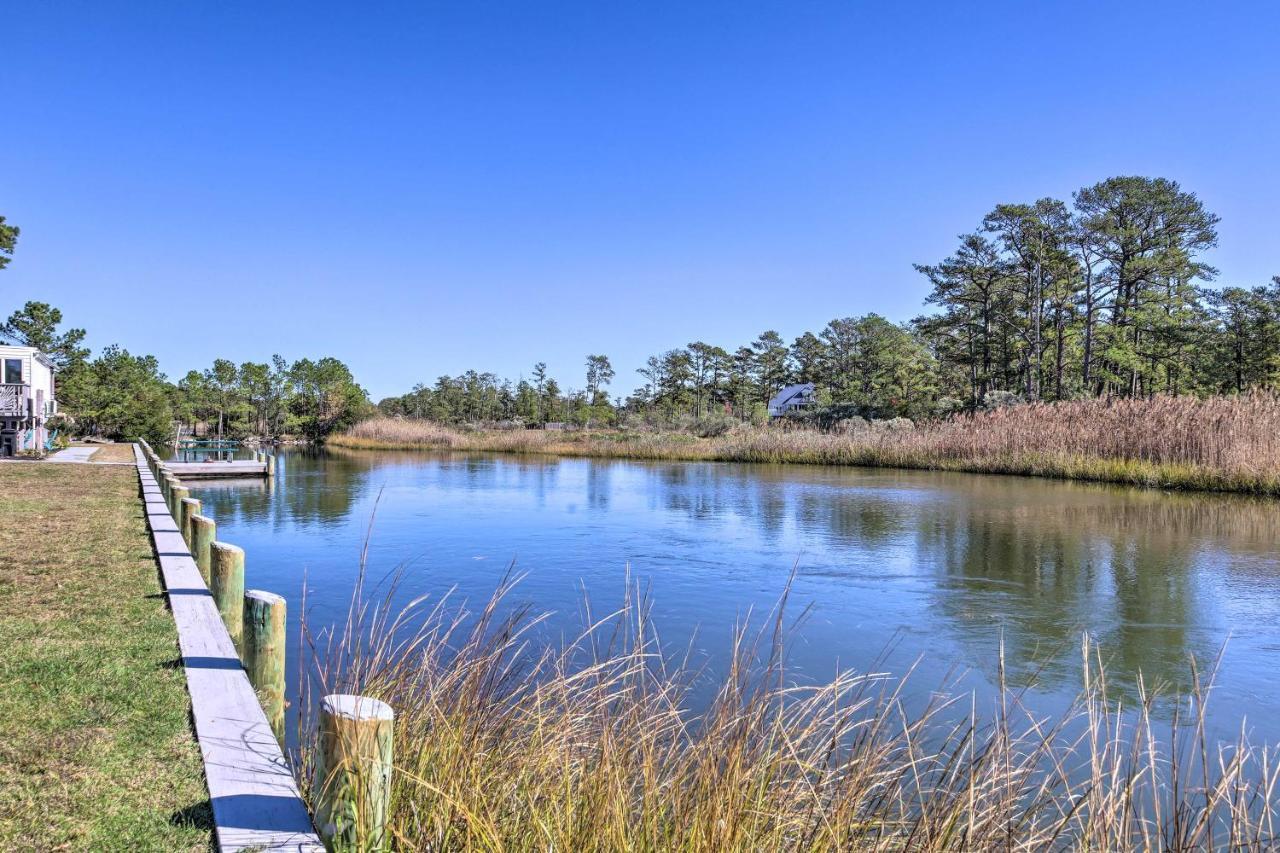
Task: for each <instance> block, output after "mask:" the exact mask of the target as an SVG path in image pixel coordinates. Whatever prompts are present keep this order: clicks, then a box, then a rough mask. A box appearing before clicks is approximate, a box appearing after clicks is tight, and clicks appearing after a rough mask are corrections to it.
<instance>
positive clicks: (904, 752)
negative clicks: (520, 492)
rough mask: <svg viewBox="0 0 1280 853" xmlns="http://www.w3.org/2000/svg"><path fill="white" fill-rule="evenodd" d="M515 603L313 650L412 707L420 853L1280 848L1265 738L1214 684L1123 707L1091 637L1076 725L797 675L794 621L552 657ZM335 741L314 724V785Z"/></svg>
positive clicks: (1017, 704)
mask: <svg viewBox="0 0 1280 853" xmlns="http://www.w3.org/2000/svg"><path fill="white" fill-rule="evenodd" d="M510 589H511V585H510V583H509V582H506V583H504V584H503V586H502V587H501V588H500V589H499V590H498V591H497V592H496V594H495V595H494V597H493V598H492V599H491V600H490V601H488V602H487V603H486V604H485V605H484V606H483V607H482V608H480V609H479V610H478V612H475V613H470V612H468V611H467V609H466V608H465V607H464V606H461V605H458V606H455V605H453V604H451V603H450V601H449V599H448V598H447V597H446V598H445V599H444V600H441V601H438V602H435V603H434V604H431V603H429V602H426V601H417V602H414V603H413V604H411V605H410V606H409V607H408V608H406V609H404V610H399V611H393V609H392V608H391V607H390V606H389V605H388V603H387V602H388V601H389V600H390V596H388V597H387V598H384V599H382V600H379V601H370V600H366V599H365V598H364V596H363V593H362V592H360V591H358V592H357V594H356V598H355V599H354V600H353V603H352V607H351V611H350V614H349V617H348V620H347V623H346V625H345V626H341V627H340V628H339V629H337V630H336V631H334V632H332V633H328V634H325V635H323V636H314V637H310V640H311V648H312V650H313V653H314V654H315V659H314V660H315V662H316V664H317V673H316V676H315V681H316V684H317V685H318V686H317V689H320V690H324V691H326V692H331V691H343V692H357V693H361V694H364V695H369V696H374V697H376V698H379V699H382V700H384V701H386V702H389V703H390V704H391V705H392V706H393V707H394V708H395V711H396V723H395V726H396V728H395V745H394V751H395V768H394V772H393V793H392V805H391V813H390V815H391V816H390V831H391V835H392V838H393V842H394V843H393V846H394V847H395V848H396V849H403V850H437V851H446V850H461V851H472V850H476V851H481V850H483V851H489V850H574V851H577V850H655V851H657V850H664V851H665V850H683V851H755V850H872V851H880V850H884V851H943V850H1054V849H1072V850H1076V849H1080V850H1085V849H1089V850H1107V851H1122V850H1157V849H1160V850H1171V851H1184V850H1185V851H1189V850H1206V849H1222V850H1266V849H1274V847H1275V845H1276V843H1277V837H1276V834H1275V812H1276V805H1277V804H1276V781H1277V771H1276V765H1275V755H1274V753H1273V752H1272V751H1271V750H1269V749H1268V748H1265V747H1257V746H1253V745H1251V744H1250V743H1249V742H1248V741H1247V739H1246V738H1245V736H1244V735H1243V731H1244V730H1243V729H1242V734H1241V736H1240V738H1239V739H1238V740H1236V741H1234V742H1231V743H1214V742H1211V740H1210V738H1209V737H1208V736H1207V734H1206V727H1205V715H1204V709H1205V697H1206V694H1207V690H1206V689H1205V688H1203V687H1198V688H1197V689H1195V690H1194V691H1193V692H1192V695H1191V696H1189V697H1188V698H1187V700H1186V701H1185V702H1184V703H1180V704H1179V705H1178V707H1179V708H1182V709H1184V710H1183V712H1182V715H1181V716H1177V715H1175V718H1174V719H1173V721H1172V722H1171V723H1158V722H1156V721H1155V719H1154V718H1153V714H1152V708H1153V705H1154V703H1155V697H1154V696H1152V695H1151V694H1150V693H1149V692H1147V691H1146V690H1145V689H1140V691H1139V696H1140V697H1141V698H1140V701H1138V702H1137V703H1136V705H1134V706H1133V707H1126V706H1124V705H1123V704H1122V703H1121V702H1120V701H1119V700H1114V699H1112V698H1111V697H1110V696H1109V694H1108V689H1107V679H1106V675H1105V670H1104V668H1103V667H1102V666H1101V664H1100V662H1099V655H1098V652H1097V650H1096V648H1093V647H1092V646H1090V645H1089V644H1088V642H1087V641H1086V643H1085V644H1084V645H1083V672H1084V681H1083V684H1082V686H1081V693H1080V698H1079V700H1078V701H1077V703H1076V704H1075V705H1074V706H1073V707H1072V708H1071V709H1070V710H1068V711H1067V712H1066V713H1064V714H1062V715H1060V716H1057V717H1052V718H1046V717H1044V716H1042V715H1038V714H1036V713H1034V712H1033V711H1031V710H1030V709H1029V708H1028V707H1027V706H1026V705H1025V704H1024V702H1023V700H1022V695H1021V694H1019V693H1017V692H1014V691H1011V690H1004V691H1002V693H1001V696H1000V698H999V699H998V700H997V701H995V702H994V703H993V706H992V707H990V708H980V707H979V705H978V703H977V701H976V700H975V699H973V698H972V697H964V696H958V697H956V698H952V699H948V698H946V696H945V694H944V693H943V692H940V691H935V692H932V693H931V694H926V695H931V696H932V697H933V698H932V699H930V700H926V701H924V703H923V707H918V705H919V704H920V703H916V702H914V701H912V697H913V696H915V695H918V694H914V693H913V691H912V690H911V688H910V685H909V679H910V674H909V673H908V674H906V676H904V677H892V676H890V675H888V674H885V673H881V672H877V671H875V669H874V667H873V669H872V670H871V671H867V672H849V673H843V674H840V675H838V676H837V677H836V678H834V679H833V680H832V681H831V682H829V683H826V684H801V683H796V682H793V681H792V680H791V679H790V677H789V675H788V672H787V668H786V657H787V654H786V650H787V635H788V633H789V632H788V630H787V629H786V628H785V627H784V621H783V608H782V606H779V608H778V610H777V611H776V612H775V613H773V614H771V616H770V618H768V619H763V620H760V622H759V624H758V625H757V626H756V627H754V628H752V627H748V626H749V620H748V622H747V623H744V624H743V625H742V626H740V629H739V630H738V632H737V634H736V641H735V642H734V643H733V645H732V648H731V649H728V650H726V651H727V656H726V658H725V660H726V661H727V665H726V666H725V667H723V675H721V676H720V677H718V678H715V677H713V676H711V675H710V673H709V672H708V671H706V670H705V669H702V668H700V667H698V666H695V665H693V663H692V661H691V659H690V656H689V655H687V654H671V653H670V652H669V650H668V649H666V648H664V647H663V646H662V644H661V643H660V642H659V640H658V635H657V631H656V630H655V629H654V627H653V625H652V624H651V621H650V617H649V608H648V606H647V602H645V601H644V599H643V598H642V597H641V596H640V595H639V594H636V593H633V594H632V595H630V596H629V597H628V599H627V600H626V602H625V603H624V605H623V606H622V607H621V608H620V609H619V610H618V611H617V612H613V613H609V614H605V615H602V616H598V617H597V616H594V615H592V614H591V613H590V610H589V608H587V609H586V610H585V611H584V613H585V615H584V619H583V621H582V628H581V632H580V634H579V635H578V636H577V637H576V638H573V639H570V640H568V641H565V642H562V643H558V644H550V643H546V642H542V641H540V640H539V639H538V638H539V631H538V626H539V625H540V623H541V621H542V618H541V617H540V616H538V615H536V614H534V613H532V612H531V611H530V610H529V609H528V608H522V607H514V606H508V605H507V604H506V603H505V599H507V598H508V597H509V594H510ZM304 630H305V629H304ZM1001 671H1003V669H1002V670H1001ZM1204 681H1207V679H1203V680H1202V679H1201V678H1199V677H1197V678H1196V679H1194V682H1195V683H1196V684H1197V685H1200V684H1202V683H1204ZM699 688H701V692H699V690H698V689H699ZM708 690H709V691H710V693H711V694H712V695H713V698H711V699H709V700H705V701H702V702H701V703H699V701H698V700H696V699H695V698H694V697H695V695H699V696H701V695H706V692H707V691H708ZM313 705H314V703H313V702H310V701H304V702H303V707H304V708H308V707H313ZM912 706H917V707H915V710H908V708H909V707H912ZM313 725H314V721H308V720H305V719H304V723H303V726H304V728H303V731H304V736H303V738H302V743H303V777H304V779H305V778H306V777H307V775H308V773H309V767H310V766H311V761H312V754H313V751H314V745H313V743H314V742H313V740H312V739H311V737H313V735H312V736H311V737H309V736H308V735H307V734H306V733H307V732H308V731H313V728H312V727H313Z"/></svg>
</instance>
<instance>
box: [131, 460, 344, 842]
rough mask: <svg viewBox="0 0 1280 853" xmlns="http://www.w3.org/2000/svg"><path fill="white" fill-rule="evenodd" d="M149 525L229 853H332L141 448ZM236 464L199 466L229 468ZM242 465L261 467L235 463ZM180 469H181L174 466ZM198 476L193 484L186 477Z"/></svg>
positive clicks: (217, 827) (216, 820)
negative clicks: (327, 852)
mask: <svg viewBox="0 0 1280 853" xmlns="http://www.w3.org/2000/svg"><path fill="white" fill-rule="evenodd" d="M134 456H135V460H136V465H137V469H138V479H139V481H140V482H141V486H142V498H143V501H144V502H145V506H146V513H147V524H148V526H149V527H150V530H151V539H152V544H153V545H154V547H155V551H156V555H157V560H158V561H159V563H160V575H161V578H162V579H163V581H164V587H165V597H166V598H167V599H168V601H169V609H170V610H171V611H172V612H173V621H174V623H175V624H176V625H177V629H178V648H179V650H180V651H181V653H182V665H183V669H184V670H185V672H186V676H187V691H188V693H189V694H190V696H191V718H192V720H193V722H194V723H195V730H196V739H197V740H199V742H200V752H201V754H202V755H203V756H204V769H205V781H206V782H207V783H208V786H209V802H210V805H211V806H212V810H213V824H214V831H215V832H216V833H217V848H218V850H219V851H220V853H232V851H246V850H254V851H292V853H324V847H323V846H322V845H321V843H320V838H319V836H318V835H316V833H315V830H314V829H313V827H312V825H311V817H310V815H309V814H308V812H307V805H306V803H305V802H304V801H303V799H302V795H301V793H300V792H299V790H298V785H297V782H296V781H295V780H294V777H293V771H292V770H291V769H290V767H289V763H288V761H287V760H286V759H285V757H284V753H283V751H282V750H281V749H280V743H279V742H278V741H277V740H276V733H275V731H274V729H273V728H272V726H271V723H270V721H269V720H268V719H267V716H266V713H265V712H264V711H263V708H262V704H261V703H260V702H259V700H258V696H257V694H256V693H255V692H254V688H253V685H252V684H250V682H249V677H248V675H247V674H246V673H245V670H244V667H243V666H242V665H241V662H240V655H239V652H238V651H237V649H236V647H235V644H234V642H233V641H232V639H231V635H230V634H229V633H227V629H226V627H225V625H224V624H223V621H222V615H221V614H220V613H219V611H218V608H217V605H216V604H215V602H214V598H213V594H212V593H211V592H210V590H209V587H208V586H206V585H205V582H204V578H203V577H201V575H200V569H199V567H198V565H197V564H196V561H195V559H194V557H193V556H192V554H191V551H190V550H188V548H187V543H186V541H184V540H183V537H182V534H181V532H180V531H179V529H178V524H177V522H176V521H175V520H174V518H173V516H172V515H171V514H170V512H169V506H168V504H167V503H166V500H165V496H164V493H163V491H162V490H161V488H160V485H159V484H158V483H157V482H156V479H155V475H154V474H153V473H152V471H151V468H150V465H149V464H148V461H147V457H146V455H145V454H144V453H143V450H142V448H141V447H139V446H138V445H136V444H135V445H134ZM225 464H227V463H214V462H210V463H203V462H195V463H191V466H192V467H194V468H201V469H204V468H214V469H218V468H222V467H223V466H224V465H225ZM230 464H234V465H247V464H257V465H258V467H259V468H262V467H264V466H263V465H262V464H261V463H247V462H246V463H230ZM166 466H167V467H168V468H169V470H173V468H174V463H166ZM187 476H189V475H187Z"/></svg>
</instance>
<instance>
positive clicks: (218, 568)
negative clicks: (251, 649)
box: [209, 542, 283, 670]
mask: <svg viewBox="0 0 1280 853" xmlns="http://www.w3.org/2000/svg"><path fill="white" fill-rule="evenodd" d="M209 558H210V559H209V575H210V579H209V589H210V591H211V592H212V593H213V603H214V604H215V605H216V606H217V608H218V615H220V616H221V617H222V624H224V625H226V626H227V633H228V634H230V635H231V641H232V642H233V643H235V644H236V648H237V649H240V648H243V646H244V611H245V600H244V549H243V548H237V547H236V546H235V545H230V544H228V543H226V542H212V543H210V546H209ZM281 669H282V670H283V667H281Z"/></svg>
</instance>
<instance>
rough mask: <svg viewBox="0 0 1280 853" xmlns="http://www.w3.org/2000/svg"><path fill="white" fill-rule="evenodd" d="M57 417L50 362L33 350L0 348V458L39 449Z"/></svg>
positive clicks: (13, 347)
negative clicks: (49, 427)
mask: <svg viewBox="0 0 1280 853" xmlns="http://www.w3.org/2000/svg"><path fill="white" fill-rule="evenodd" d="M57 413H58V402H57V399H56V398H55V396H54V393H53V362H52V361H50V360H49V358H48V356H46V355H45V354H44V353H42V352H40V350H38V349H36V348H35V347H19V346H9V345H8V344H0V456H13V455H14V454H15V453H19V452H21V451H23V450H35V449H38V448H43V447H44V446H45V442H46V441H47V440H48V439H49V431H48V429H47V427H46V426H45V424H47V423H48V421H49V419H50V418H52V417H53V416H54V415H55V414H57Z"/></svg>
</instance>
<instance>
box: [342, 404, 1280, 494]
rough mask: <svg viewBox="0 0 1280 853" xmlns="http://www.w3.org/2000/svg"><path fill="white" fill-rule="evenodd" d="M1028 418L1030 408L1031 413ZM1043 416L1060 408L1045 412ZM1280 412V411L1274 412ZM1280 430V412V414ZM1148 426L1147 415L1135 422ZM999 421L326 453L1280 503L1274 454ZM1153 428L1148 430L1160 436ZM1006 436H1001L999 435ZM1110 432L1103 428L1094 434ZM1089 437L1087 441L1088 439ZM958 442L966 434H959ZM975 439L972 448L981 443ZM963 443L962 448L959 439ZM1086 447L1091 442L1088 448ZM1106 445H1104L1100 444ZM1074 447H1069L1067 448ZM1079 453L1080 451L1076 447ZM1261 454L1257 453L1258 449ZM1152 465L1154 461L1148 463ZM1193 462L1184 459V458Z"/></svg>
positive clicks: (406, 425) (458, 443) (401, 437)
mask: <svg viewBox="0 0 1280 853" xmlns="http://www.w3.org/2000/svg"><path fill="white" fill-rule="evenodd" d="M1026 408H1028V409H1031V408H1033V407H1026ZM1038 408H1039V410H1040V411H1039V412H1038V413H1036V414H1044V413H1046V411H1047V410H1051V409H1052V408H1053V407H1050V406H1043V407H1038ZM1277 409H1280V407H1277ZM1276 414H1277V415H1278V417H1277V418H1276V420H1277V421H1280V411H1277V413H1276ZM1130 416H1131V417H1137V418H1141V417H1142V413H1141V412H1135V413H1131V415H1130ZM1005 420H1006V418H1005V416H1002V415H1001V414H1000V413H988V414H987V415H985V416H979V417H977V418H972V419H969V418H966V419H963V420H959V421H956V422H943V423H942V424H935V425H924V426H921V427H916V428H914V429H910V430H905V431H890V430H874V429H868V430H863V431H858V432H853V433H819V432H815V431H810V430H791V431H788V430H782V429H777V428H756V429H751V428H745V429H740V430H736V431H733V432H731V433H729V434H727V435H723V436H719V437H715V438H697V437H695V436H691V435H688V434H681V433H634V432H633V433H627V432H619V431H610V432H605V431H599V432H580V433H561V432H551V433H548V432H543V431H537V430H515V431H512V430H505V431H501V430H458V429H450V428H447V427H443V426H440V425H437V424H432V423H428V422H421V421H405V420H395V419H389V418H379V419H374V420H370V421H365V422H364V423H361V424H357V425H356V426H355V427H354V428H352V429H351V430H349V431H347V432H346V433H344V434H341V435H336V436H333V437H331V438H330V439H329V444H330V445H332V446H335V447H343V448H350V449H357V450H461V451H484V452H495V453H521V454H546V455H554V456H571V457H574V456H576V457H593V458H618V459H641V460H670V461H697V462H763V463H788V464H805V465H849V466H863V467H877V468H905V469H917V470H929V471H956V472H968V473H977V474H1004V475H1021V476H1034V477H1045V478H1052V479H1063V480H1080V481H1091V482H1101V483H1117V484H1123V485H1132V486H1141V487H1147V488H1159V489H1171V490H1174V489H1176V490H1187V491H1211V492H1236V493H1244V494H1253V495H1271V496H1275V495H1280V464H1277V463H1276V462H1275V461H1273V460H1272V458H1271V457H1272V456H1273V455H1274V454H1273V453H1255V454H1252V455H1251V454H1249V453H1248V452H1247V451H1246V452H1245V453H1244V454H1243V458H1242V459H1232V460H1226V459H1218V460H1215V461H1216V464H1206V462H1205V461H1201V460H1198V459H1196V458H1194V456H1195V454H1191V453H1186V452H1183V453H1178V452H1177V451H1178V450H1180V449H1184V448H1174V449H1173V452H1167V453H1163V454H1158V453H1146V454H1142V453H1122V452H1114V451H1113V452H1112V453H1110V454H1108V453H1107V452H1106V451H1105V450H1103V452H1101V453H1096V452H1095V453H1090V452H1088V451H1087V450H1086V449H1083V448H1081V447H1080V446H1078V443H1077V442H1062V441H1054V440H1053V439H1054V438H1055V436H1046V440H1045V441H1044V442H1042V443H1041V446H1036V445H1037V442H1036V441H1035V439H1034V437H1032V438H1031V439H1030V440H1026V439H1023V440H1019V441H1011V440H1009V436H1007V435H1001V434H1000V433H1001V432H1004V433H1008V432H1010V431H1011V430H1010V426H1012V427H1013V428H1015V429H1022V428H1026V427H1028V426H1030V427H1031V429H1030V430H1029V431H1030V432H1032V433H1035V432H1040V430H1036V429H1035V426H1036V425H1035V424H1034V423H1032V424H1027V423H1025V422H1018V423H1015V424H1012V425H1010V424H1008V423H1005V422H1003V421H1005ZM1160 426H1161V425H1159V424H1152V425H1151V427H1150V428H1151V430H1153V431H1155V430H1158V429H1160ZM1002 427H1003V430H1002V429H1001V428H1002ZM1099 427H1100V428H1102V429H1105V428H1106V425H1099V426H1095V427H1094V429H1098V428H1099ZM1084 432H1087V430H1086V431H1084ZM958 433H963V434H962V435H958ZM975 437H976V438H977V439H978V440H976V441H975V440H973V439H974V438H975ZM961 438H963V439H966V440H958V439H961ZM1086 440H1087V439H1086ZM1100 444H1101V442H1100ZM1063 445H1067V446H1063ZM1071 445H1077V446H1071ZM1255 449H1256V448H1255ZM1144 456H1146V457H1150V456H1154V457H1156V458H1144ZM1180 456H1181V457H1190V458H1179V457H1180Z"/></svg>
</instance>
